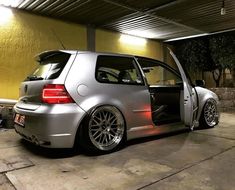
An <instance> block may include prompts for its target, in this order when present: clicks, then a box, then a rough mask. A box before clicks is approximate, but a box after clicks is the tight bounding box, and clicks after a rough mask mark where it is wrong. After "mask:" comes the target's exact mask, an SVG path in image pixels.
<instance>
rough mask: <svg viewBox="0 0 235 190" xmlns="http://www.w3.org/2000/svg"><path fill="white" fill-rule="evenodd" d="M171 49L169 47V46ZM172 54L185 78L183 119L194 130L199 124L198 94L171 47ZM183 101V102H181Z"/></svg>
mask: <svg viewBox="0 0 235 190" xmlns="http://www.w3.org/2000/svg"><path fill="white" fill-rule="evenodd" d="M168 49H169V48H168ZM169 51H170V55H171V56H172V58H173V59H174V61H175V63H176V65H177V67H178V69H179V72H180V74H181V77H182V80H183V91H184V92H183V103H184V105H183V117H182V118H183V120H184V123H185V125H186V126H189V127H190V129H191V130H193V128H194V126H196V125H198V122H197V121H196V116H197V111H198V105H197V96H196V93H197V92H196V91H195V89H193V87H192V86H191V84H190V82H189V80H188V78H187V76H186V74H185V71H184V69H183V67H182V66H181V64H180V62H179V60H178V59H177V57H176V56H175V54H174V53H173V52H172V51H171V50H170V49H169ZM181 103H182V102H181Z"/></svg>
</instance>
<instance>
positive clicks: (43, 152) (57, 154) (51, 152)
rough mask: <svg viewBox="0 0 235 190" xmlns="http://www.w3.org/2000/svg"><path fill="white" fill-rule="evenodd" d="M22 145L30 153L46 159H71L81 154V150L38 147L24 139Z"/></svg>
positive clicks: (21, 141)
mask: <svg viewBox="0 0 235 190" xmlns="http://www.w3.org/2000/svg"><path fill="white" fill-rule="evenodd" d="M20 143H21V144H22V146H23V147H24V148H25V149H26V150H27V151H29V152H30V153H32V154H34V155H37V156H40V157H45V158H51V159H59V158H69V157H73V156H77V155H79V154H80V150H78V148H46V147H40V146H37V145H35V144H33V143H31V142H28V141H27V140H24V139H21V140H20Z"/></svg>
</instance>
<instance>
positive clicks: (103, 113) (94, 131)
mask: <svg viewBox="0 0 235 190" xmlns="http://www.w3.org/2000/svg"><path fill="white" fill-rule="evenodd" d="M124 132H125V123H124V119H123V117H122V114H121V113H120V112H119V110H118V109H117V108H115V107H112V106H103V107H99V108H97V109H96V110H95V111H94V112H93V113H92V115H91V117H90V121H89V125H88V133H89V138H90V141H91V142H92V144H93V145H94V146H95V147H96V148H97V149H99V150H103V151H109V150H112V149H114V148H115V147H117V146H118V145H119V144H120V143H121V141H122V140H123V137H124Z"/></svg>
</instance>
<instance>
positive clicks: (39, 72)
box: [25, 52, 71, 81]
mask: <svg viewBox="0 0 235 190" xmlns="http://www.w3.org/2000/svg"><path fill="white" fill-rule="evenodd" d="M70 56H71V54H68V53H63V52H58V53H53V54H49V55H47V56H45V57H43V58H42V59H41V60H40V61H39V66H38V67H37V68H36V69H35V70H34V71H33V72H32V74H30V75H29V76H28V77H27V78H26V79H25V81H33V80H50V79H56V78H58V77H59V76H60V74H61V72H62V71H63V69H64V67H65V65H66V63H67V62H68V60H69V58H70Z"/></svg>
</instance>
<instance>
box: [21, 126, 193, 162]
mask: <svg viewBox="0 0 235 190" xmlns="http://www.w3.org/2000/svg"><path fill="white" fill-rule="evenodd" d="M183 133H188V129H181V130H178V131H174V132H169V133H164V134H160V135H154V136H150V137H143V138H138V139H132V140H130V141H127V142H126V144H125V145H124V146H122V147H121V148H119V149H117V150H115V152H116V151H119V150H121V149H125V148H126V147H128V146H133V145H136V144H141V143H145V142H149V141H154V140H158V139H162V138H167V137H171V136H176V135H179V134H183ZM20 143H21V144H22V145H23V147H24V148H25V149H27V150H28V151H29V152H31V153H33V154H35V155H37V156H41V157H46V158H51V159H59V158H69V157H73V156H77V155H81V154H82V155H85V156H89V157H93V156H100V155H104V154H109V153H112V152H107V153H101V152H87V151H85V150H83V149H81V148H80V147H77V148H71V149H55V148H45V147H39V146H36V145H34V144H32V143H30V142H28V141H26V140H24V139H21V141H20Z"/></svg>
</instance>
